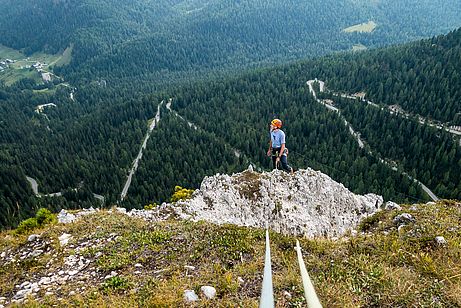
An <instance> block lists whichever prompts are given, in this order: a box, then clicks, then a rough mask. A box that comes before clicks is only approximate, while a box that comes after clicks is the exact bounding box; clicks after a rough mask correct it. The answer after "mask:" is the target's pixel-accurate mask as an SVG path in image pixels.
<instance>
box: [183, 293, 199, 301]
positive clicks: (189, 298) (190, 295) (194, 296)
mask: <svg viewBox="0 0 461 308" xmlns="http://www.w3.org/2000/svg"><path fill="white" fill-rule="evenodd" d="M184 300H185V301H186V302H196V301H198V296H197V294H195V291H194V290H185V291H184Z"/></svg>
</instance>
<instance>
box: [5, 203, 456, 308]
mask: <svg viewBox="0 0 461 308" xmlns="http://www.w3.org/2000/svg"><path fill="white" fill-rule="evenodd" d="M410 207H411V206H410V205H406V206H403V210H402V211H406V212H410V213H411V214H412V215H413V216H414V217H415V218H416V222H415V223H412V224H410V225H408V226H406V227H404V228H401V230H400V231H397V229H396V227H395V225H394V224H393V223H392V219H393V217H395V216H396V215H397V214H399V213H400V212H402V211H385V212H380V213H379V214H377V215H376V216H373V217H372V218H370V219H368V221H367V222H366V223H363V224H362V228H363V229H365V230H366V232H365V233H363V234H361V235H357V236H355V237H344V238H342V239H339V240H337V241H332V240H327V239H305V238H303V239H301V246H302V248H303V251H304V259H305V261H306V265H307V269H308V271H309V273H310V276H311V279H312V280H313V283H314V285H315V287H316V289H317V292H318V295H319V297H320V300H321V302H322V304H323V305H324V307H357V306H363V307H373V306H403V307H409V306H434V305H435V306H444V307H455V306H460V305H461V277H460V275H459V273H460V272H461V264H460V263H459V259H460V257H461V230H460V227H459V223H460V219H461V205H460V204H459V203H455V202H450V201H443V202H440V203H438V204H433V205H430V204H428V205H418V206H417V210H416V211H415V210H410ZM64 232H66V233H70V234H72V235H73V237H74V240H73V242H71V244H74V243H75V242H77V243H81V242H83V241H88V240H95V239H97V238H98V239H103V238H107V237H109V235H110V234H111V233H116V234H117V235H119V236H118V237H117V238H115V240H113V241H111V242H109V243H108V244H106V245H105V246H102V247H94V248H88V249H86V250H85V251H84V252H83V255H84V256H85V257H86V258H89V259H93V263H94V264H95V266H96V267H97V268H98V271H99V272H102V273H103V276H104V275H106V273H110V272H111V271H112V270H117V272H118V273H119V278H116V279H109V280H106V282H105V283H104V281H93V282H92V283H86V285H87V288H86V289H85V291H82V294H81V295H78V294H77V295H73V296H67V294H68V293H69V292H70V291H72V290H75V288H76V286H75V285H74V284H73V283H71V284H68V285H62V286H61V287H62V288H61V290H60V291H56V292H57V294H58V296H59V297H61V298H63V299H62V300H61V301H58V300H57V297H56V296H55V295H53V296H50V297H48V298H47V299H46V301H45V303H46V305H47V306H48V305H53V304H58V305H59V306H63V305H64V306H92V307H96V306H97V307H128V306H151V307H152V306H156V305H160V304H162V305H169V306H183V305H185V304H184V303H183V300H182V297H183V291H184V290H185V289H194V290H195V291H196V293H197V294H199V290H200V286H202V285H212V286H214V287H216V289H217V294H218V296H217V298H216V299H213V300H208V301H206V300H201V301H200V302H199V303H198V304H197V306H200V307H216V306H220V307H223V306H227V307H230V306H237V305H239V306H242V307H257V306H258V301H259V295H260V286H261V282H262V277H261V274H262V271H263V259H264V231H263V230H257V229H251V228H243V227H236V226H231V225H223V226H216V225H212V224H209V223H204V222H200V223H189V222H178V221H167V222H162V223H153V224H152V223H146V222H144V221H141V220H139V219H134V218H129V217H127V216H125V215H122V214H111V215H108V214H107V212H101V213H98V214H95V215H91V216H89V217H87V218H85V219H84V220H80V221H79V222H77V223H74V224H70V225H56V226H52V227H49V228H47V229H44V230H36V231H35V233H41V234H42V239H53V240H54V243H56V242H57V237H58V236H59V235H61V234H62V233H64ZM435 236H444V237H445V239H446V240H447V241H448V244H447V245H446V246H437V245H436V244H435V242H434V237H435ZM25 245H27V236H14V235H13V236H12V235H11V232H10V234H7V233H3V234H1V236H0V252H3V251H6V250H7V248H9V249H13V250H16V249H20V248H21V247H23V246H25ZM294 245H295V237H292V236H284V235H280V234H277V233H271V250H272V262H273V263H272V269H273V275H274V276H273V280H274V291H275V298H276V305H277V307H301V306H303V305H304V299H303V297H302V295H303V292H302V285H301V281H300V276H299V271H298V268H297V264H296V254H295V250H294V249H293V247H294ZM98 252H102V255H101V256H100V257H99V258H97V257H96V255H97V253H98ZM54 253H56V254H57V255H58V256H59V257H60V258H62V257H63V256H64V255H69V254H70V253H72V249H71V250H70V251H64V250H62V249H61V248H59V249H56V250H55V251H54ZM77 255H78V254H77ZM49 258H50V257H49V255H46V254H44V255H42V256H40V257H39V258H38V259H34V260H28V259H26V260H22V261H21V262H19V264H18V265H6V266H5V265H3V264H1V265H2V266H1V267H0V294H4V295H6V296H8V297H11V296H12V294H13V292H12V291H13V288H14V285H16V284H20V283H21V282H23V281H24V280H25V279H27V278H24V277H27V276H28V275H32V274H40V275H43V274H45V273H48V272H49V271H53V270H54V271H57V270H59V269H58V268H55V266H58V267H59V264H60V262H57V265H52V266H51V268H49V269H47V268H46V267H45V264H47V262H48V261H49ZM3 262H4V261H0V263H3ZM135 263H141V264H143V266H144V267H143V268H142V269H141V271H142V274H134V271H136V270H138V269H137V268H135V267H134V264H135ZM55 264H56V262H55ZM185 265H193V266H195V267H196V270H195V271H190V270H189V271H188V270H186V269H185V268H184V266H185ZM161 270H163V271H161ZM158 271H161V272H158ZM238 277H242V278H243V280H244V282H243V283H239V282H238ZM16 291H17V290H16ZM284 291H288V292H290V293H291V294H292V298H291V299H287V298H286V297H284V296H283V292H284ZM77 293H79V292H77Z"/></svg>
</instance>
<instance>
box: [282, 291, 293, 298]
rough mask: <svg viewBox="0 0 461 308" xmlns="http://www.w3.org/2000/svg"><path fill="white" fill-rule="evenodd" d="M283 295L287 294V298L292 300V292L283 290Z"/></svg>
mask: <svg viewBox="0 0 461 308" xmlns="http://www.w3.org/2000/svg"><path fill="white" fill-rule="evenodd" d="M283 296H285V298H286V299H288V300H290V299H291V297H292V296H291V293H290V292H288V291H283Z"/></svg>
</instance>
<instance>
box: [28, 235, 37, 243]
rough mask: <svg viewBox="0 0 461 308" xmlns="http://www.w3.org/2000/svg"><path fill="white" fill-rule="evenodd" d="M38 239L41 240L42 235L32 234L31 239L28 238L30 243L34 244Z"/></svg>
mask: <svg viewBox="0 0 461 308" xmlns="http://www.w3.org/2000/svg"><path fill="white" fill-rule="evenodd" d="M38 238H40V235H38V234H31V235H29V237H28V238H27V241H28V242H33V241H35V240H36V239H38Z"/></svg>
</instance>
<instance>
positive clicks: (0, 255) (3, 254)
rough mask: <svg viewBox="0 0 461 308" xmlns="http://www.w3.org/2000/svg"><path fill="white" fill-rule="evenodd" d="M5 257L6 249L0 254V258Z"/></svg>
mask: <svg viewBox="0 0 461 308" xmlns="http://www.w3.org/2000/svg"><path fill="white" fill-rule="evenodd" d="M5 257H6V251H4V252H2V254H0V258H2V259H4V258H5Z"/></svg>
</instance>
